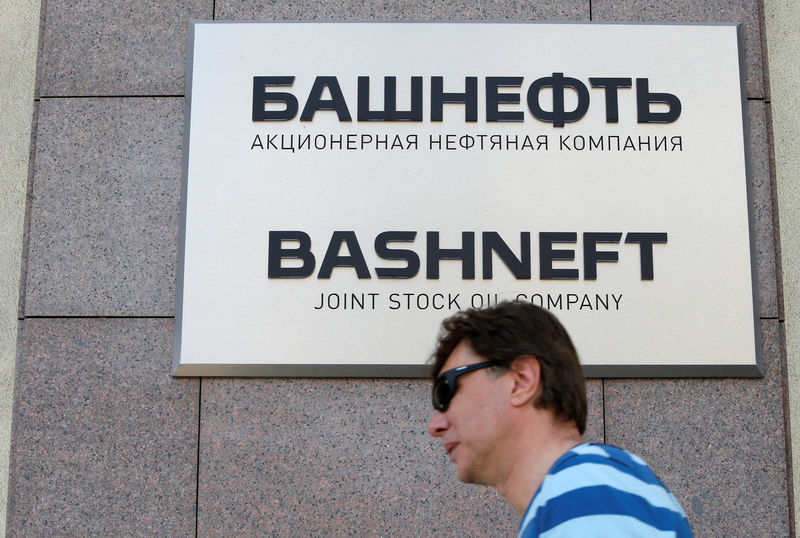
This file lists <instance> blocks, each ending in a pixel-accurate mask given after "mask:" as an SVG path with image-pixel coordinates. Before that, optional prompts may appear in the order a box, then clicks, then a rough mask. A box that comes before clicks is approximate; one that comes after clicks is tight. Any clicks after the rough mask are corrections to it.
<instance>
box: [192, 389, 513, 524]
mask: <svg viewBox="0 0 800 538" xmlns="http://www.w3.org/2000/svg"><path fill="white" fill-rule="evenodd" d="M201 406H202V407H201V426H200V470H199V493H198V502H199V508H198V533H199V535H200V536H234V535H237V536H453V537H462V536H511V535H513V534H514V533H515V530H516V525H517V521H518V516H517V515H516V514H515V513H514V512H513V510H512V509H511V508H510V507H509V505H507V503H506V502H505V500H503V499H502V497H500V496H499V495H498V494H496V493H495V492H494V491H493V490H491V489H489V488H486V487H479V486H467V485H463V484H461V483H459V482H458V480H457V478H456V476H455V473H454V469H453V466H452V463H451V462H450V460H449V458H448V456H447V455H446V453H445V452H444V450H442V447H441V442H440V441H439V440H436V439H433V438H431V437H430V436H429V435H428V434H427V432H426V425H427V421H428V419H429V418H430V414H431V411H432V410H431V406H430V383H429V382H427V381H422V380H406V379H392V380H390V379H359V380H342V379H329V380H320V379H316V380H315V379H283V380H279V379H249V380H242V379H204V380H203V386H202V404H201Z"/></svg>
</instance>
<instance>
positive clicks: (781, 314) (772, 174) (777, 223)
mask: <svg viewBox="0 0 800 538" xmlns="http://www.w3.org/2000/svg"><path fill="white" fill-rule="evenodd" d="M765 104H766V105H767V106H765V107H764V108H765V113H766V121H767V162H768V166H769V188H770V196H771V198H772V233H773V235H774V236H775V241H774V243H775V284H776V286H777V287H778V290H777V291H778V293H777V296H778V319H779V320H780V321H785V320H786V311H785V309H784V301H783V250H782V248H781V219H780V203H779V202H780V200H778V181H777V178H778V171H777V163H776V161H775V134H774V132H773V129H772V102H771V101H765Z"/></svg>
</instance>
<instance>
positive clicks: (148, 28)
mask: <svg viewBox="0 0 800 538" xmlns="http://www.w3.org/2000/svg"><path fill="white" fill-rule="evenodd" d="M215 18H216V19H224V20H234V19H265V20H273V19H274V20H283V19H306V20H308V19H321V20H345V19H347V20H373V19H374V20H466V19H468V20H551V21H556V20H559V21H563V20H569V21H590V20H593V21H629V20H635V21H659V22H671V21H680V22H684V21H697V22H711V21H719V22H739V21H741V22H743V23H744V25H745V26H744V28H745V30H744V32H745V48H746V75H747V95H748V104H747V111H746V113H747V121H748V123H749V129H750V136H751V143H750V147H749V151H750V154H751V161H752V168H753V170H752V171H753V173H752V178H751V180H752V183H753V191H754V193H755V200H754V211H755V216H756V233H755V236H756V242H757V244H756V252H757V280H758V291H759V296H760V304H759V306H758V310H759V314H760V317H761V328H762V336H763V342H762V347H763V358H764V365H765V372H766V373H765V376H764V378H763V379H680V380H663V379H662V380H649V379H633V380H632V379H605V380H603V379H597V380H591V381H590V383H589V392H590V407H591V412H590V417H589V431H588V432H587V438H588V439H590V440H604V441H606V442H609V443H612V444H618V445H621V446H623V447H626V448H629V449H631V450H633V451H634V452H636V453H638V454H640V455H641V456H643V457H644V458H645V459H647V460H648V461H650V462H651V464H652V466H653V467H654V469H655V470H656V472H657V473H658V474H659V475H660V476H661V477H662V479H663V480H664V481H665V482H666V483H667V484H668V486H669V487H670V488H671V489H672V490H673V492H674V493H675V494H676V496H677V497H678V498H679V499H680V500H681V502H682V504H683V505H684V507H685V508H686V510H687V512H688V515H689V519H690V521H691V523H692V525H693V527H694V529H695V531H696V533H697V535H698V536H786V535H789V534H790V531H791V526H792V522H791V521H790V520H791V518H790V512H791V500H790V497H791V496H790V493H789V491H790V489H789V467H788V463H787V462H788V452H787V442H788V441H787V433H786V432H787V426H786V422H787V420H786V417H785V413H784V407H785V402H786V398H785V392H786V358H785V345H784V338H783V334H782V325H781V323H780V320H781V319H782V306H781V290H780V286H779V283H780V277H779V260H778V256H777V254H776V251H777V248H776V240H775V238H776V234H775V229H776V223H777V218H776V211H775V208H774V204H773V201H774V191H775V187H774V173H772V172H771V166H770V158H771V157H770V155H771V151H770V142H769V140H770V126H769V125H770V102H769V95H768V87H769V86H768V83H767V80H766V78H767V77H766V75H765V73H766V60H765V52H764V51H765V43H764V32H763V29H762V26H763V24H762V22H763V17H762V16H761V4H760V2H759V1H757V0H713V1H703V0H695V1H689V0H683V1H682V0H673V1H669V2H661V3H653V2H644V1H632V0H628V1H614V2H612V1H610V0H593V1H589V0H580V1H578V0H573V1H552V0H539V1H533V2H528V3H522V2H516V1H512V0H504V1H498V2H495V1H489V0H477V1H469V2H468V1H466V0H450V1H447V2H441V1H435V2H406V1H392V2H389V1H383V2H355V1H350V0H337V1H331V2H323V3H321V2H314V1H309V0H299V1H296V2H286V1H281V0H278V1H270V2H245V1H243V0H216V1H213V0H189V1H186V2H167V1H155V0H152V1H148V2H125V1H122V0H105V1H88V0H87V1H84V2H80V3H77V2H71V1H67V0H47V1H46V2H43V7H42V28H41V41H40V48H39V69H38V76H37V108H36V110H37V114H36V118H35V128H34V137H33V140H34V142H33V143H34V150H35V153H34V155H35V158H34V164H33V173H32V179H31V184H30V186H29V195H28V217H27V240H26V253H27V254H26V256H25V263H24V267H23V279H22V282H23V285H22V290H21V302H20V305H21V306H20V329H19V340H18V356H17V365H16V377H15V388H14V390H15V393H14V402H15V403H14V423H13V430H12V452H11V463H10V478H9V482H10V485H9V501H8V518H7V529H8V533H9V535H13V536H17V535H19V536H48V535H73V536H84V535H104V536H105V535H115V534H120V535H147V536H185V535H199V536H217V535H226V536H227V535H242V536H247V535H274V536H284V535H300V536H309V535H328V536H341V535H358V536H361V535H365V536H394V535H409V536H429V535H432V536H464V535H475V536H477V535H482V536H508V535H512V534H513V533H514V532H515V529H516V520H517V518H516V516H515V515H514V514H513V513H512V511H511V510H510V508H509V507H507V506H506V504H505V502H504V501H503V500H502V499H501V498H500V497H499V496H498V495H497V494H495V493H494V492H492V491H490V490H488V489H485V488H479V487H474V486H465V485H461V484H459V483H458V482H457V480H456V479H455V477H454V475H453V472H452V468H451V465H450V463H449V462H448V458H447V456H446V455H445V454H444V453H443V451H442V450H441V447H440V446H438V443H437V442H436V441H434V440H432V439H430V438H428V437H427V434H426V433H425V425H426V422H427V419H428V417H429V414H430V407H429V396H428V394H429V386H428V384H427V382H426V381H423V380H416V379H227V378H224V379H223V378H205V379H173V378H171V377H170V367H171V361H172V333H173V329H174V321H173V316H174V300H175V267H176V259H177V249H178V245H177V228H178V224H177V223H178V218H179V214H178V213H179V202H180V200H179V196H180V188H179V186H180V162H181V142H182V124H183V106H184V97H183V92H184V73H185V47H186V35H187V23H188V21H189V20H191V19H215Z"/></svg>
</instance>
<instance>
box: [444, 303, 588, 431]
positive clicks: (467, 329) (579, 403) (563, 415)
mask: <svg viewBox="0 0 800 538" xmlns="http://www.w3.org/2000/svg"><path fill="white" fill-rule="evenodd" d="M462 340H466V341H467V342H468V343H469V345H470V346H471V347H472V349H473V351H475V353H477V354H478V355H480V356H481V357H483V358H485V359H486V360H490V361H495V362H497V363H498V368H508V367H509V365H510V364H511V362H512V361H513V360H514V359H516V358H518V357H520V356H522V355H533V356H534V357H535V358H536V359H537V360H538V361H539V364H540V366H541V368H540V369H541V374H540V380H539V383H540V386H541V392H540V394H539V397H538V398H536V400H534V402H533V405H534V406H536V407H539V408H546V409H550V410H551V411H553V413H554V414H555V416H556V418H558V419H560V420H563V421H564V422H570V421H574V422H575V425H576V426H577V427H578V431H579V432H580V433H581V434H583V432H584V431H585V429H586V408H587V405H586V383H585V381H584V379H583V370H582V368H581V365H580V362H579V360H578V353H577V352H576V351H575V346H573V345H572V340H571V339H570V337H569V334H567V330H566V329H565V328H564V326H563V325H561V323H560V322H559V321H558V320H557V319H556V317H555V316H554V315H553V314H551V313H550V312H548V311H547V310H545V309H544V308H540V307H538V306H535V305H532V304H530V303H522V302H517V301H504V302H501V303H499V304H497V305H496V306H493V307H490V308H484V309H474V308H471V309H468V310H463V311H461V312H458V313H456V314H454V315H452V316H450V317H449V318H447V319H445V320H444V321H443V322H442V327H441V332H440V334H439V340H438V343H437V346H436V351H435V352H434V354H433V356H432V357H431V358H432V359H433V361H434V363H433V378H434V379H436V377H437V376H438V375H439V373H440V370H441V369H442V366H443V365H444V363H445V361H447V358H448V357H449V356H450V354H451V353H452V352H453V350H454V349H455V348H456V346H457V345H458V344H459V343H460V342H461V341H462Z"/></svg>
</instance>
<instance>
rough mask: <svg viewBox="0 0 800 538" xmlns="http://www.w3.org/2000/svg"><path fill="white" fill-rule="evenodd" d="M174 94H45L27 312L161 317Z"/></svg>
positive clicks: (167, 264)
mask: <svg viewBox="0 0 800 538" xmlns="http://www.w3.org/2000/svg"><path fill="white" fill-rule="evenodd" d="M182 124H183V99H182V98H137V99H43V100H42V101H41V105H40V111H39V132H38V141H37V150H36V165H35V176H34V184H33V201H32V210H31V218H30V240H29V248H28V275H27V289H26V306H25V314H26V315H27V316H54V315H72V316H98V315H120V316H169V315H172V314H173V313H174V310H175V305H174V302H175V269H176V263H177V236H178V217H179V212H180V210H179V198H180V174H181V144H182V140H181V136H182Z"/></svg>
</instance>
